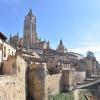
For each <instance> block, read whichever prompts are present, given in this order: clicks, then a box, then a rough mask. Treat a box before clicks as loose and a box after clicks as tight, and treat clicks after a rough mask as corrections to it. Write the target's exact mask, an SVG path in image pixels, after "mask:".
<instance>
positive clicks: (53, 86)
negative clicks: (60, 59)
mask: <svg viewBox="0 0 100 100" xmlns="http://www.w3.org/2000/svg"><path fill="white" fill-rule="evenodd" d="M61 75H62V74H61V73H59V74H53V75H48V76H47V83H46V84H47V90H48V95H55V94H59V93H60V90H61Z"/></svg>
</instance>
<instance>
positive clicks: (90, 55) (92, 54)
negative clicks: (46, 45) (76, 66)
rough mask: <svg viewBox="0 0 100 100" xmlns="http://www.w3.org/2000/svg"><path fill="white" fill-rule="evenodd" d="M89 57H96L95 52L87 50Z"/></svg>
mask: <svg viewBox="0 0 100 100" xmlns="http://www.w3.org/2000/svg"><path fill="white" fill-rule="evenodd" d="M87 57H89V58H95V56H94V53H93V52H91V51H88V52H87Z"/></svg>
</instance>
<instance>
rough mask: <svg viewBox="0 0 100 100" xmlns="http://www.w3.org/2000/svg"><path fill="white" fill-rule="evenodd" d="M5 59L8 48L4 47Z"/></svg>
mask: <svg viewBox="0 0 100 100" xmlns="http://www.w3.org/2000/svg"><path fill="white" fill-rule="evenodd" d="M4 57H6V47H4Z"/></svg>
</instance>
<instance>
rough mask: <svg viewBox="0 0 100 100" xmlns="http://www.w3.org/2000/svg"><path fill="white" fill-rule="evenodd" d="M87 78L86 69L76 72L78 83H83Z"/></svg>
mask: <svg viewBox="0 0 100 100" xmlns="http://www.w3.org/2000/svg"><path fill="white" fill-rule="evenodd" d="M85 79H86V72H85V71H81V72H79V71H78V72H76V81H77V83H82V82H84V81H85Z"/></svg>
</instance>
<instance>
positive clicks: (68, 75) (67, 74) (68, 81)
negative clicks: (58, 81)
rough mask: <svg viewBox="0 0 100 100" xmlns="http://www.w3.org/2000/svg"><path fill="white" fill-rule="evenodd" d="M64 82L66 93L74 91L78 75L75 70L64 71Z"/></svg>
mask: <svg viewBox="0 0 100 100" xmlns="http://www.w3.org/2000/svg"><path fill="white" fill-rule="evenodd" d="M62 81H63V89H64V91H66V90H67V91H68V90H72V89H73V87H74V85H75V83H76V74H75V70H74V69H68V70H63V71H62Z"/></svg>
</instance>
